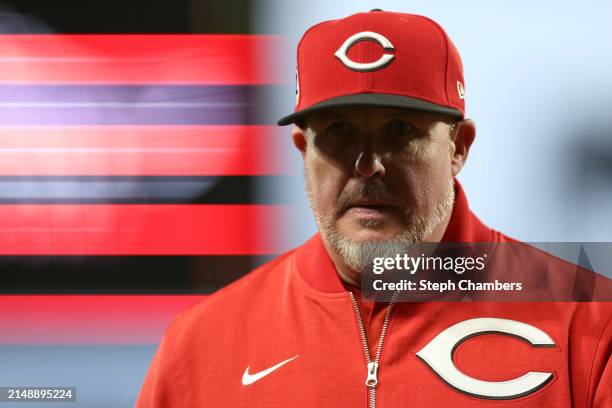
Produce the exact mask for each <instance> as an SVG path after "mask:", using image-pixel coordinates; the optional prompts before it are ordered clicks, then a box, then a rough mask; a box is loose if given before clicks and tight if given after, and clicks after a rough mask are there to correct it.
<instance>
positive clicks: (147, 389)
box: [137, 10, 612, 408]
mask: <svg viewBox="0 0 612 408" xmlns="http://www.w3.org/2000/svg"><path fill="white" fill-rule="evenodd" d="M297 54H298V64H297V68H298V92H297V104H296V109H295V112H294V113H293V114H291V115H289V116H287V117H285V118H283V119H281V120H280V121H279V124H281V125H286V124H292V123H293V124H295V125H296V126H295V127H294V130H293V141H294V144H295V146H296V147H297V149H298V151H299V152H300V154H301V155H302V158H303V160H304V169H305V173H306V181H307V190H308V196H309V199H310V204H311V206H312V209H313V213H314V216H315V219H316V222H317V226H318V229H319V233H318V234H316V235H315V236H314V237H312V238H311V239H310V240H309V241H308V242H306V243H305V244H304V245H302V246H301V247H298V248H296V249H294V250H292V251H289V252H287V253H285V254H283V255H281V256H280V257H278V258H277V259H275V260H273V261H272V262H270V263H268V264H266V265H264V266H262V267H260V268H258V269H257V270H256V271H254V272H252V273H250V274H249V275H247V276H246V277H244V278H242V279H240V280H239V281H237V282H235V283H234V284H232V285H229V286H228V287H225V288H223V289H222V290H220V291H218V292H217V293H216V294H214V295H212V296H210V297H208V298H207V299H206V300H204V301H203V302H201V303H200V304H198V305H197V306H195V307H194V308H192V309H190V310H187V311H185V312H183V313H182V314H181V315H180V316H179V317H178V318H177V319H176V320H175V321H174V322H173V323H172V325H171V326H170V327H169V329H168V331H167V333H166V335H165V337H164V339H163V341H162V343H161V345H160V348H159V350H158V352H157V354H156V356H155V359H154V361H153V363H152V365H151V367H150V370H149V373H148V375H147V378H146V380H145V383H144V385H143V388H142V390H141V393H140V396H139V400H138V403H137V406H138V407H142V408H144V407H156V408H157V407H204V406H215V407H241V406H248V407H264V406H265V407H297V406H299V407H315V406H316V407H364V406H370V407H375V406H376V407H405V406H411V407H434V406H435V407H455V408H456V407H485V406H486V407H494V406H500V407H502V406H504V407H597V408H604V407H610V406H612V364H610V363H609V357H610V351H611V348H612V344H611V338H612V326H611V323H610V318H611V316H612V309H611V307H610V304H609V303H575V302H566V303H531V304H526V303H492V302H471V303H470V302H463V303H447V302H398V301H397V299H396V298H394V299H393V300H392V301H391V302H369V301H366V300H364V299H362V297H361V296H360V290H359V286H360V282H361V278H362V274H363V273H364V271H365V270H366V268H367V267H368V265H369V264H370V263H371V262H372V261H373V259H374V258H375V257H381V256H384V257H387V256H393V255H394V254H398V253H401V251H403V250H404V249H405V248H408V247H410V246H411V245H414V244H417V243H421V242H463V243H465V242H485V243H499V242H512V241H513V240H511V239H510V238H508V237H506V236H505V235H503V234H501V233H499V232H497V231H494V230H491V229H490V228H488V227H486V226H485V225H484V224H483V223H482V222H481V221H480V220H479V219H478V218H476V216H474V214H472V213H471V212H470V210H469V208H468V204H467V199H466V196H465V193H464V192H463V189H462V187H461V186H460V184H459V183H458V182H457V181H456V180H455V176H456V175H457V174H458V173H459V172H460V170H461V168H462V166H463V165H464V164H465V162H466V160H467V157H468V153H469V150H470V146H471V145H472V142H473V141H474V138H475V125H474V123H473V122H472V121H471V120H468V119H465V118H464V98H465V91H464V85H463V73H462V67H461V61H460V59H459V54H458V52H457V50H456V49H455V47H454V46H453V44H452V42H451V41H450V39H449V38H448V36H447V35H446V33H445V32H444V31H443V30H442V28H441V27H440V26H439V25H437V24H436V23H435V22H433V21H431V20H429V19H427V18H424V17H421V16H415V15H409V14H400V13H390V12H384V11H380V10H372V11H371V12H368V13H359V14H355V15H352V16H349V17H347V18H345V19H341V20H336V21H330V22H324V23H321V24H318V25H315V26H314V27H312V28H311V29H310V30H308V31H307V32H306V33H305V34H304V36H303V38H302V40H301V41H300V44H299V45H298V52H297ZM521 340H522V341H521Z"/></svg>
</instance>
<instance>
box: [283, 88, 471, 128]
mask: <svg viewBox="0 0 612 408" xmlns="http://www.w3.org/2000/svg"><path fill="white" fill-rule="evenodd" d="M341 106H379V107H387V108H402V109H411V110H415V111H419V112H429V113H437V114H440V115H448V116H453V117H456V118H462V117H463V114H462V113H461V111H459V110H457V109H453V108H449V107H446V106H440V105H436V104H435V103H431V102H426V101H423V100H421V99H415V98H409V97H407V96H401V95H392V94H379V93H362V94H353V95H343V96H338V97H335V98H331V99H327V100H324V101H322V102H319V103H316V104H314V105H312V106H309V107H308V108H306V109H302V110H300V111H297V112H294V113H292V114H291V115H287V116H285V117H283V118H281V119H279V120H278V122H276V124H277V125H279V126H285V125H289V124H291V123H296V122H297V121H299V120H300V119H302V118H303V117H304V116H305V115H307V114H309V113H311V112H315V111H317V110H320V109H325V108H335V107H341Z"/></svg>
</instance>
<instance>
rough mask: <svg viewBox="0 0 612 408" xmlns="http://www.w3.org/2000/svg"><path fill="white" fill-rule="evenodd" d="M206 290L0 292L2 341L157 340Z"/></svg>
mask: <svg viewBox="0 0 612 408" xmlns="http://www.w3.org/2000/svg"><path fill="white" fill-rule="evenodd" d="M202 298H203V296H201V295H197V296H194V295H181V296H176V295H172V296H164V295H142V296H132V295H121V296H108V295H68V296H63V295H59V296H58V295H28V296H22V295H18V296H13V295H3V296H0V327H2V330H0V344H157V343H158V342H159V341H160V340H161V338H162V336H163V333H164V331H165V329H166V327H167V326H168V324H169V323H170V322H171V321H172V319H173V318H174V317H175V316H176V315H177V314H178V313H179V312H180V311H181V310H183V309H186V308H188V307H190V306H192V305H194V304H195V303H197V302H198V301H199V300H201V299H202Z"/></svg>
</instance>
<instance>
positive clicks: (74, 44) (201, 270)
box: [0, 0, 612, 408]
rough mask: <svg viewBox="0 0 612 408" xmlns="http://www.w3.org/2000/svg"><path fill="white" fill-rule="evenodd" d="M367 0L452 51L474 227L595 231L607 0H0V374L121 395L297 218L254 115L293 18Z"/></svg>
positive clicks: (281, 243) (285, 152)
mask: <svg viewBox="0 0 612 408" xmlns="http://www.w3.org/2000/svg"><path fill="white" fill-rule="evenodd" d="M372 8H382V9H385V10H397V11H403V12H410V13H416V14H423V15H426V16H428V17H431V18H433V19H435V20H436V21H438V22H439V23H440V24H441V25H442V26H443V27H444V28H445V30H446V31H447V32H448V34H449V35H450V37H451V38H452V40H453V42H454V43H455V45H456V46H457V48H458V49H459V51H460V53H461V56H462V59H463V63H464V71H465V81H466V101H467V102H466V106H467V115H468V116H469V117H471V118H473V119H474V120H475V121H476V124H477V129H478V134H477V139H476V142H475V144H474V145H473V148H472V151H471V154H470V158H469V161H468V163H467V165H466V167H465V168H464V169H463V171H462V173H461V175H460V177H459V179H460V180H461V182H462V184H463V186H464V188H465V190H466V192H467V195H468V199H469V202H470V206H471V207H472V209H473V210H474V212H475V213H476V214H477V215H478V216H479V217H480V218H481V219H482V220H483V221H484V222H485V223H487V224H488V225H490V226H491V227H493V228H496V229H499V230H501V231H502V232H504V233H506V234H508V235H511V236H513V237H515V238H517V239H521V240H524V241H530V242H546V241H548V242H585V241H610V240H611V236H612V205H611V204H612V131H611V130H610V129H612V123H611V122H612V115H611V114H610V106H612V76H610V75H609V72H612V32H611V31H612V29H611V28H610V26H609V23H608V20H609V16H610V15H612V4H610V3H608V2H604V1H590V2H586V3H585V2H577V1H576V2H563V3H559V2H552V1H544V2H538V3H537V4H533V2H527V1H519V2H516V1H515V2H495V3H492V2H485V1H474V2H470V3H468V4H458V3H457V2H451V1H427V2H425V1H416V2H401V1H376V2H374V1H351V2H348V1H345V2H336V3H333V2H323V1H318V0H316V1H311V2H297V1H280V0H274V1H272V0H264V1H247V0H224V1H220V0H213V1H202V0H200V1H197V0H191V1H186V0H174V1H160V2H142V1H131V2H112V1H111V2H88V1H79V2H77V1H65V0H64V1H62V0H59V1H54V2H40V1H27V0H14V1H5V0H0V33H2V34H1V35H0V292H1V293H2V295H0V327H2V329H0V361H2V366H1V368H0V386H27V385H31V386H35V385H42V386H54V385H55V386H76V387H77V401H78V402H77V403H72V404H70V405H69V406H73V407H129V406H132V405H133V404H134V402H135V399H136V396H137V393H138V390H139V388H140V384H141V382H142V380H143V377H144V374H145V372H146V370H147V368H148V364H149V362H150V359H151V358H152V356H153V353H154V351H155V349H156V345H157V343H158V342H159V340H160V339H161V336H162V334H163V331H164V328H165V327H166V325H167V324H168V323H169V321H170V320H171V319H172V317H173V316H174V315H176V313H177V312H178V311H179V310H181V309H183V308H185V307H188V306H190V305H191V304H193V303H195V302H197V301H198V300H199V299H201V298H202V296H205V295H206V294H208V293H211V292H213V291H215V290H216V289H218V288H220V287H222V286H224V285H226V284H228V283H229V282H231V281H233V280H235V279H237V278H239V277H240V276H242V275H244V274H245V273H247V272H248V271H249V270H251V269H252V268H254V267H256V266H257V265H260V264H261V263H263V262H265V261H266V260H268V259H270V258H272V257H274V256H275V254H278V253H280V252H282V251H284V250H286V249H289V248H291V247H294V246H296V245H299V244H300V243H302V242H304V241H305V240H306V239H307V238H308V237H309V236H310V235H311V234H313V233H314V231H315V224H314V221H313V219H312V216H311V212H310V209H309V208H308V207H307V199H306V195H305V193H304V186H303V176H302V166H301V162H300V158H299V155H298V154H297V152H296V151H295V149H293V147H292V145H291V141H290V137H289V132H290V129H289V128H282V129H279V128H277V127H276V126H274V122H275V120H276V119H277V118H278V117H280V116H283V115H284V114H286V113H287V112H289V111H291V110H292V109H293V103H294V100H295V93H294V92H295V83H294V81H295V46H296V44H297V41H298V40H299V38H300V36H301V35H302V33H303V32H304V31H305V30H306V29H307V28H308V27H309V26H311V25H312V24H314V23H317V22H319V21H322V20H327V19H335V18H340V17H343V16H346V15H348V14H352V13H354V12H359V11H367V10H370V9H372ZM92 34H96V35H92ZM596 261H597V260H593V259H591V262H595V263H596ZM2 405H3V403H0V406H2ZM20 406H23V407H24V408H25V407H28V406H39V404H27V403H22V404H20Z"/></svg>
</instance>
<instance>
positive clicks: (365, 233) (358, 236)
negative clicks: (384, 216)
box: [339, 227, 402, 244]
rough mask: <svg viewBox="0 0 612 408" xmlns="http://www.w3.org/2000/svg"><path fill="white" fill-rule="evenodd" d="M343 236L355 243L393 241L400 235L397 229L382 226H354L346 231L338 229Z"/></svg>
mask: <svg viewBox="0 0 612 408" xmlns="http://www.w3.org/2000/svg"><path fill="white" fill-rule="evenodd" d="M339 232H340V233H341V235H342V236H343V237H345V238H346V239H347V240H349V241H351V242H354V243H356V244H366V243H374V242H389V241H394V240H396V239H397V238H398V236H400V235H401V233H402V231H401V230H399V229H382V228H366V227H361V228H355V229H351V230H348V231H342V230H340V231H339Z"/></svg>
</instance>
